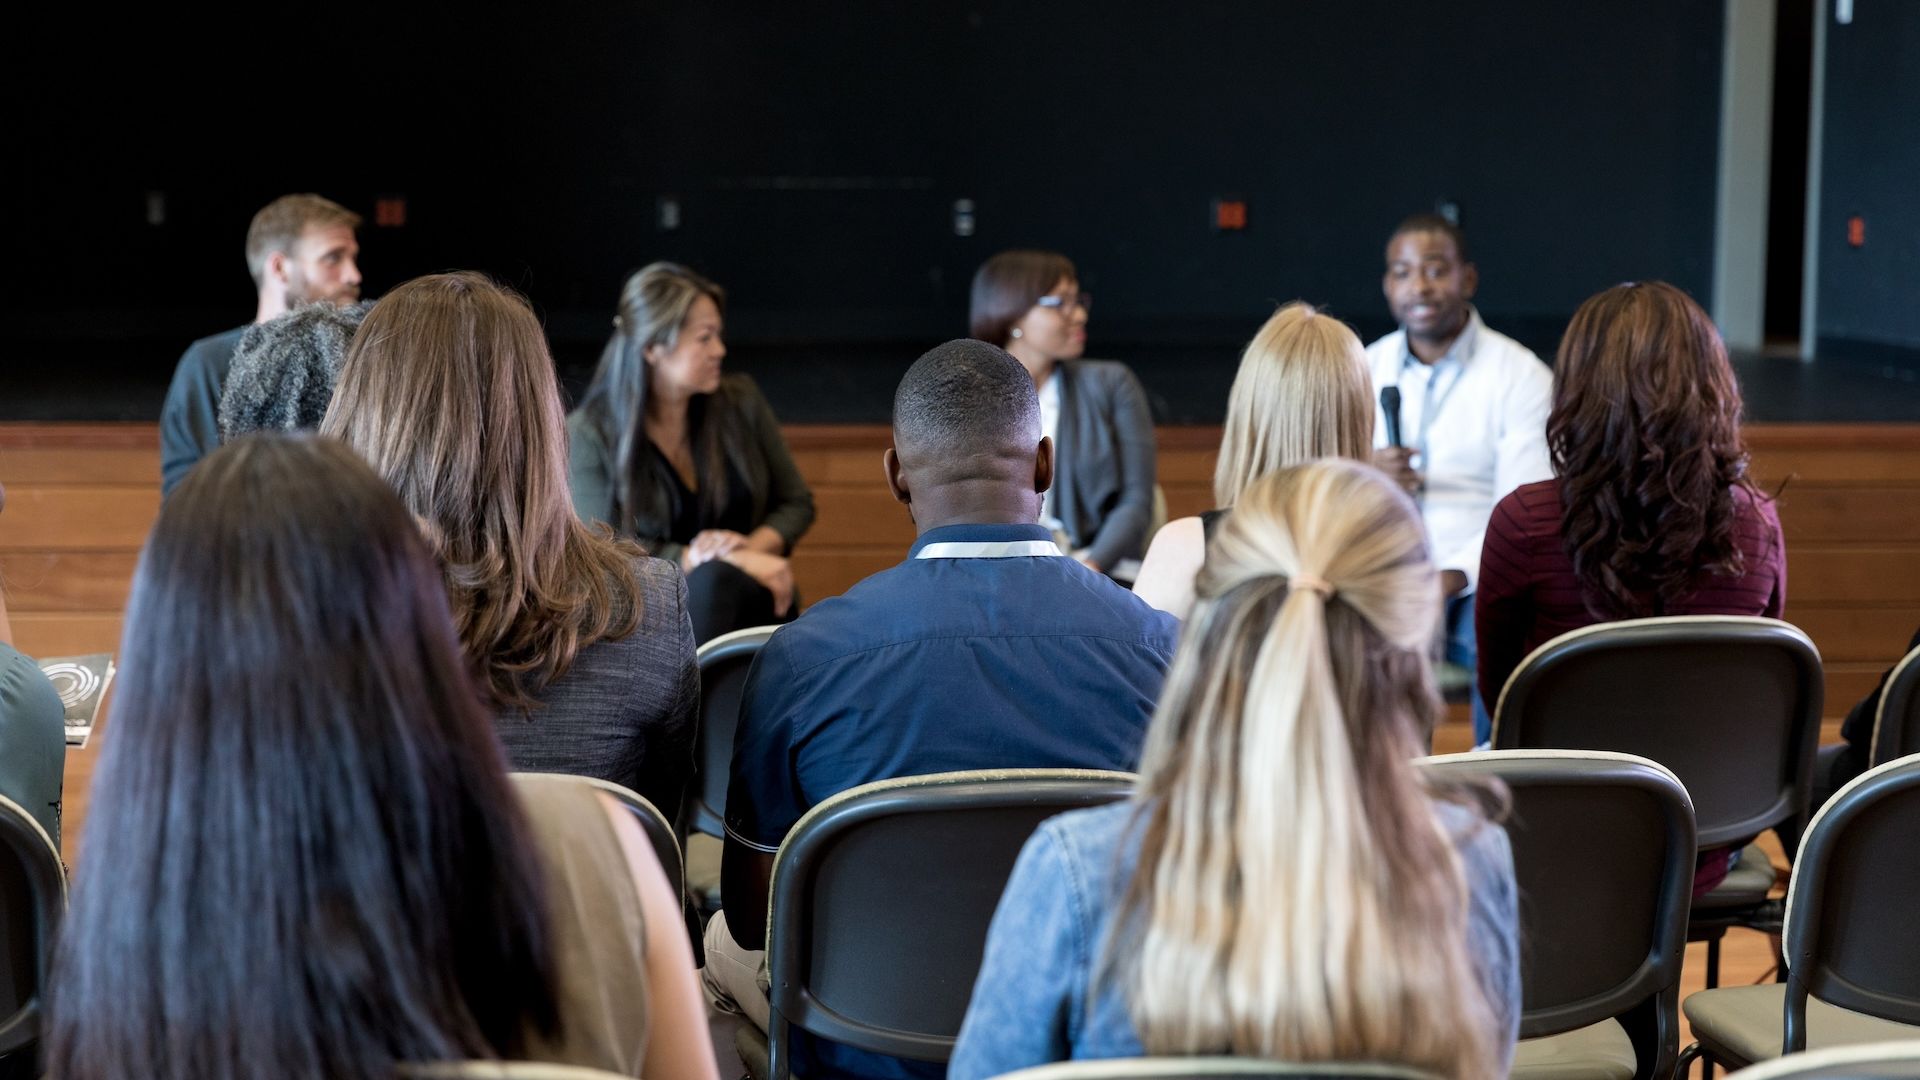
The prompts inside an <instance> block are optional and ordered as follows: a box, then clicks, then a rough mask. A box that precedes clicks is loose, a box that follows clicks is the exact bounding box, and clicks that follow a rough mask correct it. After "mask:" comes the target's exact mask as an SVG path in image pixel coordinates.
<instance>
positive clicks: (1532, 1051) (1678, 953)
mask: <svg viewBox="0 0 1920 1080" xmlns="http://www.w3.org/2000/svg"><path fill="white" fill-rule="evenodd" d="M1420 765H1421V767H1422V768H1423V769H1424V770H1425V771H1426V772H1427V773H1428V774H1429V775H1430V776H1433V777H1434V778H1436V779H1442V780H1452V781H1463V780H1475V781H1485V780H1496V781H1499V782H1500V783H1501V784H1504V785H1505V786H1506V789H1507V791H1508V792H1509V793H1510V795H1511V798H1512V804H1511V811H1510V813H1509V815H1508V818H1507V820H1506V822H1505V828H1506V831H1507V837H1508V840H1509V842H1510V843H1511V845H1512V847H1513V866H1514V876H1515V880H1516V882H1517V884H1518V886H1519V896H1520V943H1521V949H1522V953H1521V955H1522V972H1523V974H1522V979H1521V987H1522V995H1523V1002H1524V1004H1523V1007H1522V1013H1521V1017H1520V1039H1521V1041H1520V1045H1519V1047H1518V1048H1517V1050H1516V1052H1515V1055H1514V1065H1513V1071H1512V1075H1513V1076H1514V1077H1570V1076H1572V1077H1589V1078H1598V1077H1617V1078H1619V1080H1631V1078H1635V1077H1642V1078H1645V1077H1659V1078H1662V1080H1664V1078H1665V1077H1667V1076H1668V1075H1670V1073H1671V1070H1672V1069H1673V1064H1674V1061H1675V1059H1676V1057H1677V1054H1678V1051H1679V1048H1680V1047H1679V1038H1680V1018H1679V1010H1678V1004H1679V992H1680V965H1681V960H1682V958H1683V956H1684V954H1685V951H1686V934H1687V901H1688V897H1689V895H1690V893H1691V892H1692V889H1693V859H1694V842H1693V838H1694V827H1693V805H1692V803H1691V802H1690V801H1689V800H1688V798H1687V791H1686V789H1685V788H1684V787H1682V786H1681V785H1680V781H1679V780H1678V779H1677V778H1675V777H1674V775H1673V773H1671V772H1670V771H1668V770H1667V769H1666V768H1665V767H1664V766H1661V765H1658V764H1656V763H1654V762H1652V761H1649V760H1647V759H1646V758H1641V757H1634V756H1632V755H1629V754H1616V753H1610V752H1605V751H1577V750H1506V751H1494V752H1490V753H1479V754H1450V755H1446V756H1443V757H1433V758H1425V759H1422V760H1421V762H1420ZM1596 915H1597V916H1598V917H1596Z"/></svg>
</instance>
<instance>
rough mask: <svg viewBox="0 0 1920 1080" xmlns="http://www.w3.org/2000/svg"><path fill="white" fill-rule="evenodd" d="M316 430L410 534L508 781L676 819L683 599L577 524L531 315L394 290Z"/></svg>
mask: <svg viewBox="0 0 1920 1080" xmlns="http://www.w3.org/2000/svg"><path fill="white" fill-rule="evenodd" d="M320 430H321V431H322V432H323V433H325V434H328V435H333V436H336V437H338V438H340V439H341V440H343V441H345V442H346V443H347V444H348V445H349V446H351V447H353V448H354V449H355V450H358V451H359V452H360V454H361V456H362V457H364V458H366V459H367V461H368V462H370V463H371V464H372V465H373V468H374V471H375V472H378V473H379V474H380V475H382V476H384V477H385V478H386V480H387V482H388V483H389V484H391V485H393V488H394V490H395V491H396V492H398V493H399V495H400V498H401V500H402V501H403V502H405V503H406V504H407V507H408V509H410V510H412V511H413V513H414V515H415V516H416V517H417V518H418V519H419V521H420V523H421V527H422V528H423V529H424V530H425V532H426V534H427V537H428V539H429V541H430V542H431V543H432V544H433V546H434V548H435V550H436V552H437V553H438V554H439V556H440V561H441V565H442V566H443V567H444V568H445V572H446V578H447V590H448V595H449V597H450V598H451V600H452V603H453V616H454V624H455V625H456V626H457V627H458V628H459V630H460V641H461V644H462V645H464V646H465V647H466V650H467V655H468V656H469V657H471V658H472V660H473V662H474V663H475V665H477V666H478V668H479V670H480V672H481V675H482V677H483V685H484V686H485V688H486V690H487V694H488V697H489V699H490V700H491V701H492V703H493V706H494V709H495V714H496V715H495V719H496V728H497V730H498V731H499V733H500V739H501V742H502V743H503V744H504V745H505V747H506V750H507V757H508V759H509V760H510V761H511V762H512V763H513V767H514V768H516V769H520V770H524V771H529V772H566V773H577V774H581V775H586V776H596V777H599V778H601V779H604V780H611V781H613V782H615V783H617V784H622V785H625V786H626V787H629V788H632V789H633V790H635V791H638V792H639V793H640V794H641V795H644V796H646V798H647V799H648V800H650V801H652V802H653V804H654V805H655V806H657V807H659V808H660V809H661V810H662V811H664V812H665V813H667V814H668V815H669V816H671V815H672V814H674V813H675V812H677V810H678V808H679V805H680V799H681V796H682V794H683V793H684V791H685V789H686V783H687V778H688V775H689V773H690V772H691V770H692V755H693V733H694V719H695V713H696V712H697V710H698V707H699V678H698V674H697V672H696V670H695V667H694V655H693V638H692V632H691V629H690V626H689V622H688V618H687V605H686V587H685V584H684V583H683V582H682V581H681V579H680V575H679V574H678V573H676V572H675V571H674V569H673V568H672V567H671V566H669V565H667V564H665V563H662V562H661V561H659V560H657V559H652V558H648V557H647V556H646V555H645V554H643V553H642V552H641V551H640V549H639V548H638V547H636V546H635V545H634V544H632V543H631V542H629V541H624V540H615V539H612V538H610V537H607V536H605V535H604V534H602V533H599V532H596V531H594V530H593V529H590V528H589V527H587V526H586V525H584V524H582V523H581V522H580V520H579V519H577V518H576V517H574V514H573V504H572V499H571V497H570V494H569V491H568V487H567V436H566V426H565V414H564V412H563V411H562V409H561V406H560V388H559V385H558V384H557V382H556V381H555V379H554V373H553V359H552V357H551V356H550V355H549V354H548V352H547V343H546V338H545V336H544V335H543V334H542V333H541V330H540V323H539V321H538V320H537V319H535V318H534V315H533V312H532V310H531V309H529V308H528V307H527V304H526V302H525V301H524V300H522V299H520V298H519V297H518V296H516V295H514V294H513V293H511V292H508V291H507V290H506V289H504V288H501V287H500V286H499V285H496V284H494V283H493V282H492V281H490V280H488V279H487V278H486V277H484V276H483V275H480V274H472V273H456V274H436V275H433V276H431V277H423V278H417V279H415V280H413V281H409V282H407V283H406V284H404V285H401V286H400V287H399V288H397V289H394V290H393V291H392V292H390V293H388V294H387V295H386V296H385V297H384V298H383V299H382V300H381V301H380V302H379V303H378V304H376V305H374V308H373V310H372V311H371V312H369V313H368V314H367V318H366V321H365V323H364V324H362V326H361V328H360V331H359V333H358V334H356V335H355V336H354V339H353V345H352V347H351V348H350V349H349V350H348V352H347V358H346V360H345V362H344V363H343V364H342V366H341V370H340V381H339V384H338V387H337V388H336V390H335V392H334V398H333V404H332V405H331V406H330V407H329V408H328V410H327V416H326V419H325V421H323V422H322V424H321V428H320Z"/></svg>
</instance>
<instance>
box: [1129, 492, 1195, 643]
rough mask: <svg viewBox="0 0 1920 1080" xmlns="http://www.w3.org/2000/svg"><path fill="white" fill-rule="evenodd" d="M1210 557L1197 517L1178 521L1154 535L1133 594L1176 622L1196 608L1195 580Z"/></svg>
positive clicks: (1169, 523)
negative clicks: (1194, 604)
mask: <svg viewBox="0 0 1920 1080" xmlns="http://www.w3.org/2000/svg"><path fill="white" fill-rule="evenodd" d="M1206 557H1207V533H1206V527H1205V526H1204V525H1203V524H1202V523H1201V521H1200V519H1199V518H1197V517H1184V518H1176V519H1174V520H1173V521H1169V522H1167V523H1166V525H1165V526H1164V527H1162V528H1161V530H1160V531H1159V532H1157V533H1155V534H1153V543H1151V544H1149V545H1148V546H1147V557H1146V558H1145V559H1143V560H1141V563H1140V575H1139V577H1138V578H1136V579H1135V580H1134V583H1133V593H1134V595H1135V596H1138V597H1139V598H1140V599H1142V600H1145V601H1146V602H1147V603H1149V604H1152V605H1153V606H1154V607H1156V608H1159V609H1160V610H1161V611H1164V612H1166V613H1167V614H1169V615H1172V616H1174V617H1176V618H1182V619H1184V618H1186V617H1187V612H1188V610H1189V609H1190V608H1192V607H1193V579H1194V578H1195V577H1196V576H1197V575H1198V574H1199V573H1200V565H1201V563H1203V562H1204V561H1206Z"/></svg>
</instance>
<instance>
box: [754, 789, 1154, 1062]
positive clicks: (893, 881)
mask: <svg viewBox="0 0 1920 1080" xmlns="http://www.w3.org/2000/svg"><path fill="white" fill-rule="evenodd" d="M1133 783H1134V776H1133V774H1131V773H1116V772H1100V771H1095V770H1087V769H1005V770H983V771H975V772H954V773H939V774H936V775H932V776H916V777H906V778H902V779H897V780H883V781H880V782H878V783H873V784H863V785H861V786H860V787H857V788H853V789H851V790H849V791H845V792H842V793H840V794H839V795H836V796H834V797H833V798H831V799H828V800H826V801H825V802H823V803H821V804H819V805H818V806H815V807H814V808H813V809H812V810H810V811H808V812H807V814H806V816H805V817H802V818H801V819H800V821H799V822H798V823H797V824H795V825H794V827H793V830H792V831H791V832H790V833H788V834H787V838H786V840H785V841H784V842H783V843H782V844H781V845H780V851H779V854H778V855H776V856H775V857H774V864H773V882H772V887H771V893H772V901H771V906H770V908H769V916H768V920H767V973H768V976H769V978H770V980H771V983H772V988H771V992H770V993H769V1004H770V1005H771V1006H772V1014H773V1015H772V1024H771V1025H770V1027H769V1030H768V1040H767V1041H768V1051H769V1059H770V1063H771V1068H770V1071H771V1072H772V1073H773V1075H774V1077H775V1078H783V1077H784V1076H785V1075H786V1065H787V1053H786V1028H787V1025H789V1024H791V1025H792V1026H794V1027H798V1028H800V1029H802V1030H805V1031H809V1032H812V1033H813V1034H815V1035H818V1036H821V1037H822V1038H826V1039H830V1040H832V1041H834V1042H838V1043H844V1044H846V1045H849V1046H854V1047H857V1048H859V1049H862V1050H869V1051H873V1052H875V1053H881V1054H893V1055H896V1056H899V1057H910V1058H917V1059H919V1060H923V1061H945V1060H946V1059H947V1056H948V1055H949V1054H950V1053H951V1052H952V1049H953V1041H954V1037H955V1036H956V1035H958V1034H959V1032H960V1021H961V1020H962V1019H963V1018H964V1017H965V1016H966V1011H967V1004H968V1000H969V999H970V997H971V996H972V993H973V982H974V977H975V976H976V975H978V974H979V970H980V957H981V954H982V952H983V950H984V948H985V946H986V939H987V924H988V923H989V922H990V921H991V920H992V918H993V912H994V909H995V907H997V906H998V905H999V902H1000V894H1001V892H1003V891H1004V890H1005V888H1006V884H1007V877H1008V876H1009V875H1010V874H1011V873H1012V872H1013V864H1014V860H1015V859H1016V858H1017V857H1018V856H1019V854H1020V849H1021V847H1022V846H1023V845H1025V844H1026V842H1027V838H1028V837H1029V836H1031V835H1032V834H1033V831H1034V829H1036V828H1037V827H1039V825H1040V823H1041V822H1042V821H1044V820H1046V819H1047V818H1050V817H1053V816H1054V815H1056V814H1059V813H1063V812H1065V811H1068V810H1077V809H1081V808H1083V807H1089V806H1099V805H1103V804H1106V803H1111V802H1114V801H1117V800H1120V799H1124V798H1126V797H1127V796H1128V795H1129V794H1130V793H1131V792H1132V791H1133Z"/></svg>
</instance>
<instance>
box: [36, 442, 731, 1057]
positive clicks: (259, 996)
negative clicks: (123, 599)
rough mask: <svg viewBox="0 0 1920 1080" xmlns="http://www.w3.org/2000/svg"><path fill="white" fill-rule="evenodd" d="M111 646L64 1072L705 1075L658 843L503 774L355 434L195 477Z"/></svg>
mask: <svg viewBox="0 0 1920 1080" xmlns="http://www.w3.org/2000/svg"><path fill="white" fill-rule="evenodd" d="M120 657H121V663H122V677H121V680H120V683H119V685H118V686H117V687H116V688H115V690H114V695H113V706H112V709H113V717H112V724H111V727H112V732H113V734H112V736H111V737H109V738H108V739H107V740H106V749H105V751H104V753H103V755H102V757H101V759H100V771H99V776H98V781H99V782H98V784H97V785H96V786H95V787H94V789H93V806H92V810H91V812H90V813H89V815H88V820H87V823H88V829H87V842H86V846H85V849H84V851H83V853H82V855H81V860H80V865H79V870H78V873H77V874H76V875H75V878H74V891H73V904H72V907H71V909H70V910H69V912H68V915H67V921H66V923H65V924H64V925H63V926H62V928H61V929H62V934H61V940H60V945H59V954H58V958H57V960H56V962H55V966H54V971H53V974H52V976H51V977H50V978H49V980H48V991H49V994H50V998H49V1011H48V1035H47V1051H48V1064H49V1066H50V1068H51V1071H52V1074H53V1075H56V1076H60V1077H64V1078H65V1080H124V1078H126V1077H135V1076H137V1077H143V1078H150V1080H246V1078H250V1077H260V1076H274V1077H280V1078H283V1080H392V1078H393V1077H395V1076H396V1075H398V1066H401V1065H404V1064H423V1063H429V1062H442V1061H448V1060H461V1059H474V1058H484V1059H492V1058H499V1059H508V1060H535V1061H558V1062H566V1063H571V1064H576V1065H589V1066H595V1067H598V1068H602V1069H612V1070H617V1071H620V1072H623V1073H626V1074H627V1075H632V1076H640V1075H645V1076H647V1077H649V1078H653V1077H659V1078H662V1080H666V1078H669V1077H674V1078H679V1080H713V1078H714V1072H715V1070H714V1064H713V1057H712V1047H711V1044H710V1043H709V1041H708V1039H707V1034H706V1027H705V1025H704V1024H702V1023H701V1020H700V1015H701V1003H700V997H699V991H698V989H697V988H696V986H695V984H694V976H693V970H692V955H691V948H690V947H689V945H688V943H687V939H686V933H685V930H684V929H683V925H684V924H683V923H682V921H681V917H680V903H679V898H678V897H677V896H676V895H675V892H674V889H673V887H672V886H671V885H669V884H668V882H667V878H666V875H665V874H663V873H661V870H660V865H659V863H658V862H657V861H656V860H655V859H654V857H653V855H652V849H651V848H649V847H648V845H647V843H646V840H645V838H644V837H642V836H641V835H640V830H639V827H638V826H637V825H636V824H635V822H634V820H633V818H632V816H631V815H630V814H629V813H628V812H627V811H626V810H625V809H624V808H623V807H621V806H619V805H618V804H616V803H614V802H613V801H612V800H611V799H609V798H608V797H607V796H605V795H602V794H600V793H599V792H597V791H596V790H594V789H593V788H592V787H590V786H589V785H588V784H586V783H584V782H581V781H574V780H572V779H570V778H563V777H558V778H557V777H523V778H518V779H515V780H509V779H508V777H507V775H506V773H505V771H504V769H503V762H502V761H501V758H500V751H499V748H498V746H497V744H496V743H495V741H494V738H493V735H492V732H491V731H490V730H489V726H488V719H487V712H488V710H487V706H486V704H485V703H484V701H483V700H482V698H481V695H480V693H479V690H478V688H477V687H476V686H475V684H474V680H473V677H472V675H471V673H470V670H469V669H470V665H469V664H468V662H467V660H466V658H465V657H463V656H462V655H461V650H460V643H459V640H458V638H457V637H456V636H455V633H454V627H453V620H452V618H451V616H450V614H449V611H448V606H447V593H446V588H445V586H444V584H443V583H442V581H441V575H440V569H439V567H438V566H437V565H436V562H435V559H434V556H433V553H432V551H431V550H430V549H429V548H428V546H427V544H426V543H424V542H423V541H422V538H421V536H420V533H419V529H418V528H417V527H416V525H415V523H414V520H413V516H412V515H411V514H409V513H408V511H407V508H406V507H405V506H403V505H402V504H401V502H400V500H399V499H397V498H395V497H394V494H393V492H392V490H391V489H390V488H388V486H387V485H386V484H385V483H384V482H382V480H381V478H380V477H378V476H375V475H374V474H373V472H372V471H371V470H369V469H368V468H367V466H366V464H365V463H364V462H362V461H361V460H360V459H359V458H358V457H356V456H355V455H354V453H353V452H352V451H350V450H348V449H346V448H345V447H343V446H341V445H339V444H338V443H336V442H333V441H331V440H328V439H319V438H312V437H302V438H289V437H286V436H281V435H251V436H247V437H244V438H242V439H239V440H237V441H235V442H233V443H230V444H228V445H227V446H225V447H223V448H222V449H220V450H218V451H215V452H214V453H213V454H212V455H211V456H209V457H208V458H207V459H206V460H205V461H204V462H202V463H201V464H200V465H199V466H198V467H197V468H195V469H194V470H193V471H192V472H191V473H189V474H188V475H187V477H186V479H185V480H184V481H183V482H182V483H181V484H180V486H179V487H178V488H177V489H175V491H174V493H173V495H172V496H171V497H170V498H168V500H167V502H166V504H165V505H164V506H163V507H162V508H161V511H160V517H159V520H158V521H157V522H156V523H155V525H154V529H153V535H152V537H151V538H150V539H149V540H148V542H147V545H146V548H145V550H144V551H143V552H142V553H141V556H140V565H139V568H138V571H137V572H136V573H135V575H134V585H133V593H132V597H131V599H130V601H129V603H128V608H127V629H126V639H125V641H124V643H123V644H122V647H121V651H120Z"/></svg>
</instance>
